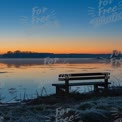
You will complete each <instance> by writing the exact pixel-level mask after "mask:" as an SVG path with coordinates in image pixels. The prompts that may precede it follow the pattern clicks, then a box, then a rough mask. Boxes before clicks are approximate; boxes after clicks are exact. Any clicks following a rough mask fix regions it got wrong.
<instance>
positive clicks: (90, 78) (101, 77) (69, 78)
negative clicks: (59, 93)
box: [59, 76, 110, 81]
mask: <svg viewBox="0 0 122 122" xmlns="http://www.w3.org/2000/svg"><path fill="white" fill-rule="evenodd" d="M105 78H106V77H105V76H98V77H67V78H65V77H63V78H59V81H65V80H96V79H105ZM107 78H110V76H108V77H107Z"/></svg>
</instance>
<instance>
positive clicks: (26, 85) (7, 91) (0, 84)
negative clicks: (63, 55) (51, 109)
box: [0, 59, 122, 101]
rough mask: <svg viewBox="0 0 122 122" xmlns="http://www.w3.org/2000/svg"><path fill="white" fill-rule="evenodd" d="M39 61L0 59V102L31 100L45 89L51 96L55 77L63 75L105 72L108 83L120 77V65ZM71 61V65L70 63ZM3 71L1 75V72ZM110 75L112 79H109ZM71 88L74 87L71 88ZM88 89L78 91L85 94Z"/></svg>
mask: <svg viewBox="0 0 122 122" xmlns="http://www.w3.org/2000/svg"><path fill="white" fill-rule="evenodd" d="M43 61H44V60H43V59H24V60H23V59H9V60H7V59H3V60H0V72H1V73H0V79H1V81H0V88H1V89H0V99H3V98H4V99H3V100H4V101H11V100H12V99H13V98H16V100H18V99H23V98H25V99H26V98H27V97H28V98H34V97H35V96H36V95H37V93H38V94H41V93H42V89H44V88H45V90H44V91H46V94H52V93H55V88H54V87H52V85H51V84H52V83H57V82H58V75H59V74H65V73H72V72H73V73H85V72H105V71H109V72H110V73H111V79H110V80H111V81H113V82H115V84H116V82H117V80H115V77H116V78H117V79H118V80H120V84H121V85H122V81H121V79H122V76H121V72H122V70H120V68H121V62H120V61H119V62H111V61H110V62H109V63H106V62H105V63H104V62H102V63H100V61H99V60H96V59H67V60H66V61H67V63H65V64H62V63H61V62H64V60H63V59H61V60H60V61H59V62H57V63H56V64H50V65H45V64H44V63H43ZM73 62H74V63H73ZM3 72H4V73H3ZM113 76H114V77H113ZM73 89H74V88H73ZM87 89H88V88H82V90H81V91H85V90H87Z"/></svg>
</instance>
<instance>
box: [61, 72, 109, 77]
mask: <svg viewBox="0 0 122 122" xmlns="http://www.w3.org/2000/svg"><path fill="white" fill-rule="evenodd" d="M92 75H110V73H109V72H103V73H75V74H60V75H59V77H65V76H92Z"/></svg>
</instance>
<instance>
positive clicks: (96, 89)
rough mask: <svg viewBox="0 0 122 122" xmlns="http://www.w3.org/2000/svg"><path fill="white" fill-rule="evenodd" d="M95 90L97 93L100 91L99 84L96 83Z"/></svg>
mask: <svg viewBox="0 0 122 122" xmlns="http://www.w3.org/2000/svg"><path fill="white" fill-rule="evenodd" d="M94 92H95V93H98V92H99V89H98V85H94Z"/></svg>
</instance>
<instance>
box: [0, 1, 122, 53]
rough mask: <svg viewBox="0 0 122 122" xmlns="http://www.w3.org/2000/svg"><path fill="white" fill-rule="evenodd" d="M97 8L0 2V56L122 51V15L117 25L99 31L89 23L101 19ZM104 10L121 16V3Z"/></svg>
mask: <svg viewBox="0 0 122 122" xmlns="http://www.w3.org/2000/svg"><path fill="white" fill-rule="evenodd" d="M102 1H103V0H102ZM104 1H108V2H110V1H111V0H110V1H109V0H104ZM104 4H106V3H104ZM98 5H99V0H0V15H1V16H0V17H1V18H0V42H1V44H0V53H4V52H7V51H9V50H11V51H15V50H22V51H36V52H51V53H109V52H111V51H112V50H114V49H117V50H120V51H122V14H121V19H120V18H119V20H118V21H116V22H112V23H111V22H109V23H107V24H103V25H100V26H98V27H96V26H95V25H92V24H90V21H91V20H92V19H94V18H95V17H98ZM101 7H104V9H105V10H108V9H109V8H113V7H116V8H117V9H116V13H117V14H119V13H120V12H122V9H121V7H122V4H121V2H120V0H112V3H111V4H109V3H108V4H107V5H105V6H101ZM90 8H92V10H90ZM91 12H92V13H91ZM91 14H92V15H93V14H95V15H96V16H95V17H92V16H91ZM111 14H113V13H112V12H111V13H109V14H105V16H106V17H107V16H109V15H111ZM33 20H34V21H33ZM37 20H38V21H37Z"/></svg>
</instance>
